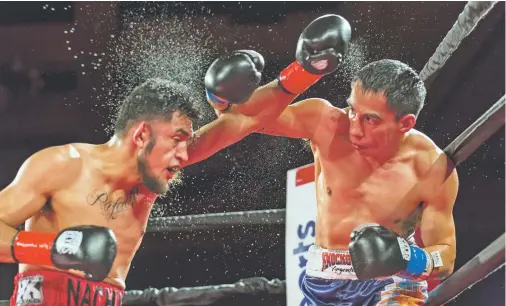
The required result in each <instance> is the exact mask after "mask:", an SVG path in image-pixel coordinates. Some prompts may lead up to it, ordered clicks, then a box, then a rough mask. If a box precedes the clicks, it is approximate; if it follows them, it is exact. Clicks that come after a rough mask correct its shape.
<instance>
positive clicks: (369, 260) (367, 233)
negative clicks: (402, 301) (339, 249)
mask: <svg viewBox="0 0 506 306" xmlns="http://www.w3.org/2000/svg"><path fill="white" fill-rule="evenodd" d="M349 251H350V257H351V263H352V265H353V269H354V270H355V274H356V275H357V278H358V279H359V280H369V279H374V278H377V277H386V276H392V275H397V276H399V277H402V278H405V279H409V280H412V281H422V280H425V279H427V278H428V276H429V275H430V274H431V273H432V270H433V268H434V263H433V260H432V257H431V255H430V254H429V253H428V252H427V251H425V250H424V249H421V248H419V247H417V246H413V245H409V243H408V242H407V241H406V240H405V239H404V238H402V237H400V236H399V235H397V233H395V232H394V231H392V230H389V229H387V228H385V227H384V226H381V225H377V224H364V225H361V226H359V227H357V228H356V229H355V230H353V232H352V233H351V242H350V245H349Z"/></svg>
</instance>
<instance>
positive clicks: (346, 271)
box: [306, 245, 357, 279]
mask: <svg viewBox="0 0 506 306" xmlns="http://www.w3.org/2000/svg"><path fill="white" fill-rule="evenodd" d="M306 275H307V276H311V277H318V278H323V279H357V276H356V275H355V271H354V270H353V266H352V265H351V258H350V252H348V251H339V250H327V249H322V248H319V247H317V246H314V245H312V246H310V247H309V250H308V261H307V264H306Z"/></svg>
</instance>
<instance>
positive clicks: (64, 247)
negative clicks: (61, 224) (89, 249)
mask: <svg viewBox="0 0 506 306" xmlns="http://www.w3.org/2000/svg"><path fill="white" fill-rule="evenodd" d="M82 241H83V233H82V232H78V231H66V232H63V233H62V234H61V235H60V236H59V237H58V239H57V240H56V251H57V252H58V253H60V254H70V255H74V254H76V253H77V251H79V247H80V246H81V242H82Z"/></svg>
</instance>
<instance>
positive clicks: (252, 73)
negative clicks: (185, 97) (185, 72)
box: [204, 50, 265, 109]
mask: <svg viewBox="0 0 506 306" xmlns="http://www.w3.org/2000/svg"><path fill="white" fill-rule="evenodd" d="M264 65H265V63H264V59H263V57H262V55H260V54H259V53H257V52H255V51H251V50H239V51H235V52H233V53H232V54H230V55H227V56H223V57H220V58H218V59H217V60H215V61H214V62H213V63H212V64H211V66H210V67H209V69H208V70H207V73H206V76H205V78H204V85H205V88H206V94H207V98H208V100H209V102H210V103H211V104H212V105H213V107H215V108H217V109H225V108H227V107H228V106H229V105H230V104H241V103H244V102H246V101H247V100H248V99H249V97H250V96H251V95H252V94H253V91H255V89H256V88H257V87H258V85H259V84H260V80H261V77H262V71H263V69H264Z"/></svg>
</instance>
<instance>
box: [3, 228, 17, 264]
mask: <svg viewBox="0 0 506 306" xmlns="http://www.w3.org/2000/svg"><path fill="white" fill-rule="evenodd" d="M16 233H17V230H16V229H15V228H12V227H11V226H9V225H7V224H5V223H4V222H2V221H0V262H3V263H13V262H14V259H13V258H12V251H11V248H12V239H13V238H14V236H15V235H16Z"/></svg>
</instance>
